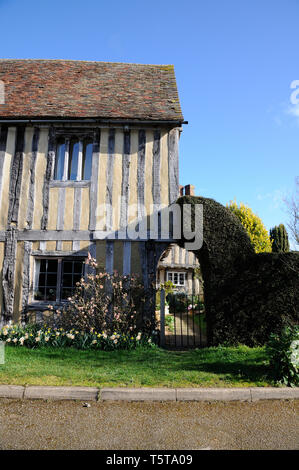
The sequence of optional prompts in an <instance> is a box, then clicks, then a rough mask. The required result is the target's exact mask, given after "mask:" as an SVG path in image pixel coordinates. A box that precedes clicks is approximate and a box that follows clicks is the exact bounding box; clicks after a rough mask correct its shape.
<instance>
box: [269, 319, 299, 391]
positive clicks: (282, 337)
mask: <svg viewBox="0 0 299 470" xmlns="http://www.w3.org/2000/svg"><path fill="white" fill-rule="evenodd" d="M266 350H267V353H268V355H269V357H270V366H271V368H272V372H273V377H274V380H275V381H276V382H277V383H280V384H284V385H288V386H290V387H292V386H298V385H299V327H298V326H295V327H292V328H291V327H288V326H287V327H284V328H283V330H282V332H281V334H279V335H277V334H271V335H270V339H269V341H268V343H267V345H266Z"/></svg>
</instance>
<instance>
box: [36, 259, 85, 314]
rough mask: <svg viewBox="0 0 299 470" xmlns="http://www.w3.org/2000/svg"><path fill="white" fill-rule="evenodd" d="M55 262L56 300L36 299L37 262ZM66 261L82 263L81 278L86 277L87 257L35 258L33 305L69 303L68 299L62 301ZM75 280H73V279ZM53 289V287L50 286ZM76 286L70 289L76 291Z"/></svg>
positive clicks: (37, 283)
mask: <svg viewBox="0 0 299 470" xmlns="http://www.w3.org/2000/svg"><path fill="white" fill-rule="evenodd" d="M42 260H46V261H50V260H51V261H54V260H57V279H56V287H55V289H56V299H55V300H45V299H35V293H36V291H38V288H39V287H40V286H39V279H37V278H36V273H37V267H36V262H37V261H42ZM64 261H70V262H81V263H82V271H81V278H82V277H83V278H84V277H85V274H86V268H85V262H86V257H84V256H82V257H81V256H80V257H79V256H76V257H73V256H35V257H34V272H33V290H32V303H33V304H44V305H52V304H63V303H66V302H68V300H67V299H62V291H63V288H65V287H63V283H62V282H63V263H64ZM71 274H72V278H73V275H74V272H73V270H72V273H71ZM72 280H73V279H72ZM50 287H52V286H50ZM45 288H48V286H45ZM74 288H75V286H72V287H71V288H70V289H74Z"/></svg>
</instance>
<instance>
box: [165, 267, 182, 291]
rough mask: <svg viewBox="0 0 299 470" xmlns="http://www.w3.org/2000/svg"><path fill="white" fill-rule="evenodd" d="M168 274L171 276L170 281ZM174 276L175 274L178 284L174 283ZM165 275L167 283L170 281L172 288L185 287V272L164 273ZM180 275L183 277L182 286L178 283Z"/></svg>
mask: <svg viewBox="0 0 299 470" xmlns="http://www.w3.org/2000/svg"><path fill="white" fill-rule="evenodd" d="M169 274H171V277H172V279H169ZM174 274H177V276H178V282H177V283H175V282H174ZM166 275H167V281H171V282H172V283H173V285H174V286H176V287H185V286H186V272H185V271H166ZM181 275H183V276H184V284H181V283H180V282H179V281H180V276H181Z"/></svg>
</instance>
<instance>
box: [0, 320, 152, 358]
mask: <svg viewBox="0 0 299 470" xmlns="http://www.w3.org/2000/svg"><path fill="white" fill-rule="evenodd" d="M156 338H157V334H156V332H152V334H151V335H148V334H145V333H142V332H138V333H137V334H134V335H132V334H120V333H117V332H113V334H107V333H106V332H105V331H102V332H98V331H95V329H93V328H91V329H90V330H89V331H78V330H76V329H71V330H64V329H63V328H51V327H50V328H49V327H47V326H46V325H43V326H41V325H38V324H33V325H26V326H24V327H23V326H21V325H6V326H4V327H3V328H2V329H1V330H0V340H2V341H5V343H6V344H10V345H15V346H26V347H27V348H38V347H45V346H51V347H57V348H61V347H73V348H76V349H101V350H109V351H111V350H114V349H135V348H137V347H139V346H151V345H152V344H155V343H156Z"/></svg>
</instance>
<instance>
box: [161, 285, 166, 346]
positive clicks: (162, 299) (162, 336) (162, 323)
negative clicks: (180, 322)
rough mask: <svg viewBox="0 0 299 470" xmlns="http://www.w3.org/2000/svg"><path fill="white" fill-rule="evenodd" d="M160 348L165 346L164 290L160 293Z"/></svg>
mask: <svg viewBox="0 0 299 470" xmlns="http://www.w3.org/2000/svg"><path fill="white" fill-rule="evenodd" d="M160 346H161V347H162V348H163V347H164V346H165V290H164V289H161V292H160Z"/></svg>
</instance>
